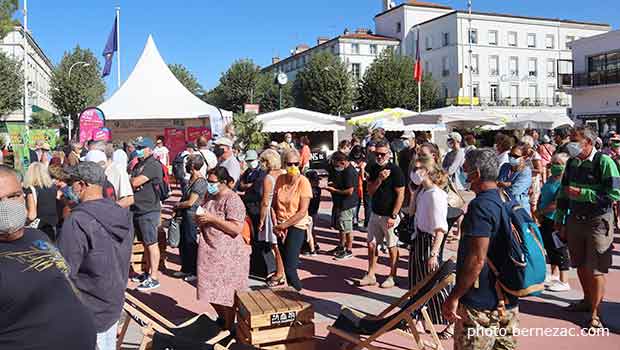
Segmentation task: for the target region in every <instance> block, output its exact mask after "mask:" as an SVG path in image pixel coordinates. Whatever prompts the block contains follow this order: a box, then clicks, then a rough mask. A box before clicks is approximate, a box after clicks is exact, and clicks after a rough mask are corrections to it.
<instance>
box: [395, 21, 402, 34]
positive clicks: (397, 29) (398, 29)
mask: <svg viewBox="0 0 620 350" xmlns="http://www.w3.org/2000/svg"><path fill="white" fill-rule="evenodd" d="M401 30H402V25H401V24H400V22H397V23H396V33H400V31H401Z"/></svg>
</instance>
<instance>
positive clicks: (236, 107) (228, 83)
mask: <svg viewBox="0 0 620 350" xmlns="http://www.w3.org/2000/svg"><path fill="white" fill-rule="evenodd" d="M259 76H260V68H259V67H258V66H257V65H256V64H254V62H252V60H249V59H241V60H237V61H235V62H234V63H233V64H232V65H231V66H230V68H228V70H227V71H226V72H225V73H224V74H222V77H221V78H220V85H219V86H218V87H216V91H215V94H216V95H215V99H216V100H218V101H219V102H220V103H221V105H219V106H218V107H221V108H224V109H227V110H230V111H233V112H234V113H242V112H243V105H244V104H246V103H252V102H254V103H255V102H256V101H257V100H258V99H257V97H258V96H257V94H256V93H257V91H256V85H257V83H258V80H259Z"/></svg>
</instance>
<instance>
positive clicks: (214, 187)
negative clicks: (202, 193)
mask: <svg viewBox="0 0 620 350" xmlns="http://www.w3.org/2000/svg"><path fill="white" fill-rule="evenodd" d="M219 191H220V188H219V187H218V184H214V183H211V182H209V183H208V184H207V192H208V193H209V194H210V195H212V196H214V195H216V194H217V193H218V192H219Z"/></svg>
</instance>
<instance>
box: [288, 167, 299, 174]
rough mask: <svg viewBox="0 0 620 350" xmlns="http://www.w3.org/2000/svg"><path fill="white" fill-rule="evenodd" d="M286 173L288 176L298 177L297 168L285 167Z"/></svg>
mask: <svg viewBox="0 0 620 350" xmlns="http://www.w3.org/2000/svg"><path fill="white" fill-rule="evenodd" d="M286 173H287V174H289V175H290V176H297V175H299V168H298V167H296V166H290V167H287V168H286Z"/></svg>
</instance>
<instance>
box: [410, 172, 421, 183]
mask: <svg viewBox="0 0 620 350" xmlns="http://www.w3.org/2000/svg"><path fill="white" fill-rule="evenodd" d="M409 178H411V182H413V183H414V184H415V185H416V186H420V185H421V184H422V182H424V177H423V176H422V175H420V170H416V171H414V172H412V173H411V175H410V176H409Z"/></svg>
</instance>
